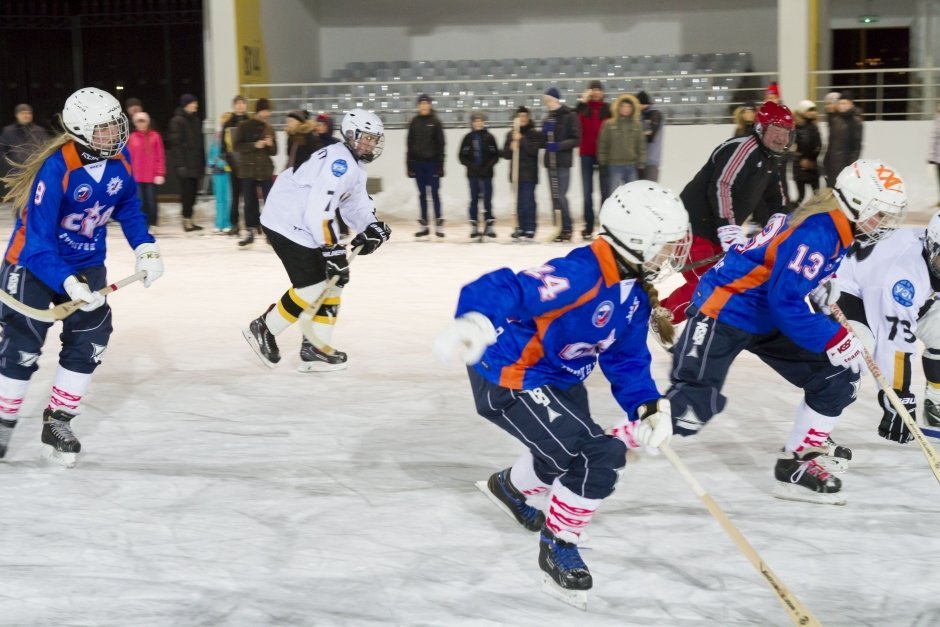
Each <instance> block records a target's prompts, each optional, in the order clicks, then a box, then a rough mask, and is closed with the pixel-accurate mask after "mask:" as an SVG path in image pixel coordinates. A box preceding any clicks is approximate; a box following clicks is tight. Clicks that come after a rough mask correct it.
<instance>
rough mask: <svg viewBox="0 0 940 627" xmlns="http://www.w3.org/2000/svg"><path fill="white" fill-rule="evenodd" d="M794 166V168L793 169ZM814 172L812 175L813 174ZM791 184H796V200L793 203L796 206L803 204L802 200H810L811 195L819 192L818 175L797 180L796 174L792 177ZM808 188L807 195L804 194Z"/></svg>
mask: <svg viewBox="0 0 940 627" xmlns="http://www.w3.org/2000/svg"><path fill="white" fill-rule="evenodd" d="M795 168H796V166H794V169H795ZM815 172H816V171H815V170H813V173H814V174H815ZM793 182H794V183H796V200H795V201H794V202H795V203H796V204H797V206H799V205H800V204H802V203H803V198H812V197H813V195H814V194H815V193H816V192H818V191H819V175H818V174H816V175H815V176H802V177H799V178H797V176H796V174H794V175H793ZM807 187H808V188H809V193H808V194H807V193H806V188H807Z"/></svg>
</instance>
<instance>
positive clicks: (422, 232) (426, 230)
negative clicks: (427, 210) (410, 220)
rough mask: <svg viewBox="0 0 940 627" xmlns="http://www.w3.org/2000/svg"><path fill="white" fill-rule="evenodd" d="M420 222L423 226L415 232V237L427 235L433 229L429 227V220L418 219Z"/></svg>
mask: <svg viewBox="0 0 940 627" xmlns="http://www.w3.org/2000/svg"><path fill="white" fill-rule="evenodd" d="M418 224H420V225H421V228H420V229H418V231H417V232H416V233H415V237H427V236H428V235H430V234H431V229H429V228H428V221H427V220H418Z"/></svg>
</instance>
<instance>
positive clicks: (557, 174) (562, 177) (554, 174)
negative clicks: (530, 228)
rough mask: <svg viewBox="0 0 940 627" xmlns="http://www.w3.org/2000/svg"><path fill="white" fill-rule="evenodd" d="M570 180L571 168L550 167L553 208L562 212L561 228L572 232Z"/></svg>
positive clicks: (549, 181) (549, 180)
mask: <svg viewBox="0 0 940 627" xmlns="http://www.w3.org/2000/svg"><path fill="white" fill-rule="evenodd" d="M570 182H571V168H554V169H552V168H548V183H549V187H550V191H551V194H552V210H553V211H558V212H559V213H560V214H561V230H562V231H567V232H569V233H570V232H571V211H569V209H568V184H569V183H570ZM556 226H557V225H556Z"/></svg>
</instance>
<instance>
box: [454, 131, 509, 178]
mask: <svg viewBox="0 0 940 627" xmlns="http://www.w3.org/2000/svg"><path fill="white" fill-rule="evenodd" d="M457 156H458V158H459V159H460V163H462V164H463V165H465V166H466V167H467V176H468V177H471V176H474V177H480V178H485V179H491V178H493V166H495V165H496V162H497V161H499V148H498V147H497V146H496V138H495V137H493V134H492V133H490V132H489V131H488V130H486V129H483V130H482V131H470V132H469V133H467V134H466V135H464V138H463V141H462V142H461V144H460V152H459V153H458V155H457Z"/></svg>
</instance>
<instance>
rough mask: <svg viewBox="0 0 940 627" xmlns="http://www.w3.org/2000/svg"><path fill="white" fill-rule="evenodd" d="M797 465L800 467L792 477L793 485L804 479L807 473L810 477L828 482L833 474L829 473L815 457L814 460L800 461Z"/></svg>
mask: <svg viewBox="0 0 940 627" xmlns="http://www.w3.org/2000/svg"><path fill="white" fill-rule="evenodd" d="M797 463H798V464H799V466H798V467H797V469H796V470H795V471H794V472H793V474H792V475H790V482H791V483H799V481H800V479H802V478H803V475H804V474H806V473H809V476H810V477H816V478H817V479H819V480H820V481H826V480H827V479H829V477H830V476H831V475H832V473H830V472H828V471H827V470H826V469H825V468H823V467H822V465H821V464H820V463H819V462H817V461H816V458H815V457H814V458H812V459H806V460H803V461H799V462H797Z"/></svg>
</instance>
